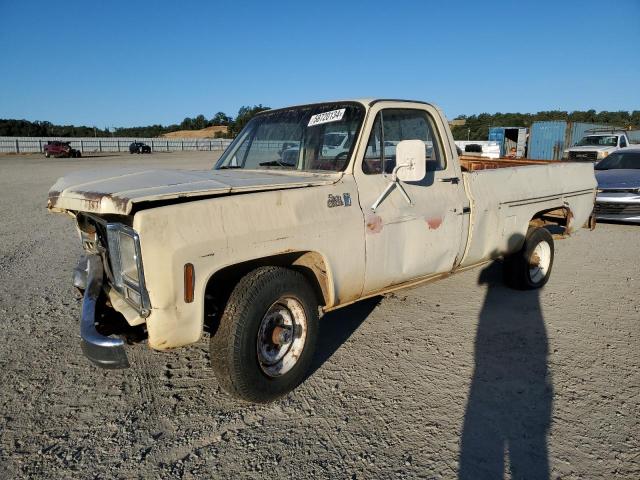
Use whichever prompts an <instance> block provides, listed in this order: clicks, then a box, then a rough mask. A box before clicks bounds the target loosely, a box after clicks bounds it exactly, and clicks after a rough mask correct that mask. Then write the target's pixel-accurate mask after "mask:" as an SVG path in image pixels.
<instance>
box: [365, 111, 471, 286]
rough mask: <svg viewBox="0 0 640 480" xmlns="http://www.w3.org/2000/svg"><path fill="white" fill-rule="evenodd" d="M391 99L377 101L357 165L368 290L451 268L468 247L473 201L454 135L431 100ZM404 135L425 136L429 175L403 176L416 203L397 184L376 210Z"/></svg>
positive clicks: (417, 137) (403, 185)
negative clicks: (409, 104)
mask: <svg viewBox="0 0 640 480" xmlns="http://www.w3.org/2000/svg"><path fill="white" fill-rule="evenodd" d="M392 105H393V104H392V103H389V104H388V107H386V108H385V103H384V102H382V103H381V104H377V105H374V107H372V110H371V111H370V116H369V120H368V122H367V123H368V127H369V128H370V134H369V140H368V142H367V145H366V151H365V152H364V155H362V154H361V155H360V156H359V160H358V162H356V166H355V169H354V176H355V178H356V182H357V184H358V191H359V201H360V206H361V208H362V210H363V212H364V216H365V246H366V267H365V268H366V271H365V281H364V289H363V294H365V295H366V294H370V293H373V292H376V291H379V290H382V289H385V288H387V287H389V286H392V285H397V284H401V283H404V282H407V281H410V280H412V279H417V278H421V277H425V276H430V275H432V274H439V273H444V272H448V271H450V270H451V269H452V268H453V266H454V264H456V262H457V259H459V258H462V254H463V251H464V248H465V242H464V241H463V237H464V238H466V235H464V233H465V232H463V230H465V231H466V228H467V219H466V218H465V216H466V217H468V215H467V211H468V208H467V207H468V206H469V202H468V199H467V197H466V195H465V193H464V188H463V185H462V175H461V172H460V169H459V166H458V164H457V163H456V162H454V161H451V158H453V157H452V155H453V153H452V151H451V146H450V145H449V141H448V140H449V139H448V138H446V137H445V138H443V135H441V134H440V132H444V131H445V130H444V125H442V123H441V120H440V119H441V118H442V117H441V116H440V115H439V114H438V112H437V111H436V110H435V108H433V107H431V106H429V105H425V104H415V108H407V107H406V104H403V108H397V107H396V108H394V107H393V106H392ZM402 140H422V141H424V142H425V146H426V162H427V174H426V177H425V178H424V179H422V180H421V181H418V182H411V183H408V182H402V183H401V185H402V187H403V188H404V190H405V191H406V193H407V195H408V197H409V198H410V200H411V202H412V204H409V203H408V202H407V200H406V199H405V197H404V196H403V194H402V192H401V191H400V189H399V188H397V187H396V188H394V189H392V190H391V191H390V192H389V194H388V195H387V196H386V197H384V198H382V200H381V201H380V203H379V205H378V206H377V207H376V209H375V211H373V210H372V206H373V205H374V204H375V203H376V201H378V200H380V196H381V194H382V193H383V192H384V191H385V189H386V188H387V186H388V185H389V182H390V181H391V173H392V172H393V169H394V167H395V150H396V145H397V144H398V143H399V142H400V141H402ZM445 142H446V143H445ZM361 153H362V152H361Z"/></svg>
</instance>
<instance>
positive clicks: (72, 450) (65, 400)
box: [0, 152, 640, 479]
mask: <svg viewBox="0 0 640 480" xmlns="http://www.w3.org/2000/svg"><path fill="white" fill-rule="evenodd" d="M212 160H213V159H212V154H211V153H209V152H201V153H182V154H180V153H176V154H153V155H146V156H139V155H136V156H130V155H123V156H104V157H98V158H82V159H44V158H42V157H40V156H35V155H33V156H29V155H26V156H5V157H0V389H1V392H0V478H6V479H9V478H56V479H62V478H141V477H144V478H176V477H182V478H237V477H247V478H260V477H263V476H266V475H269V476H270V477H278V478H286V477H294V478H302V479H311V478H314V479H315V478H385V479H386V478H433V479H449V478H456V477H458V476H459V477H460V478H476V479H481V478H500V476H501V473H502V472H503V471H504V472H507V473H505V476H506V477H507V478H510V477H513V478H554V479H556V478H562V479H577V478H581V479H583V478H589V479H592V478H602V479H614V478H620V479H638V478H640V426H639V420H638V419H639V417H640V325H639V320H640V297H639V295H638V294H639V287H640V260H639V256H638V255H639V253H638V252H640V227H634V226H625V225H611V224H609V225H599V226H598V228H597V229H596V231H594V232H589V231H586V230H583V231H579V232H578V233H577V234H576V235H575V237H574V238H573V239H570V240H567V241H562V242H558V243H556V247H557V249H556V259H555V266H554V271H553V275H552V278H551V281H550V282H549V284H548V285H547V286H546V288H544V290H542V291H541V292H525V293H522V292H514V291H510V290H507V289H506V288H504V287H503V286H502V285H501V284H500V281H499V280H500V266H499V265H493V266H491V267H489V268H486V269H484V270H476V271H469V272H466V273H462V274H460V275H457V276H454V277H451V278H449V279H446V280H443V281H441V282H438V283H434V284H432V285H428V286H423V287H420V288H416V289H413V290H411V291H405V292H402V293H401V294H396V295H390V296H387V297H385V298H379V299H374V300H370V301H367V302H364V303H362V304H358V305H355V306H352V307H349V308H346V309H344V310H341V311H338V312H335V313H333V314H330V315H327V316H325V317H324V319H323V320H322V321H321V339H320V348H319V352H318V355H317V358H316V361H315V366H314V371H313V373H312V374H311V375H310V377H309V378H308V380H307V381H306V382H305V383H304V384H303V385H302V386H301V387H300V388H298V389H297V390H296V391H295V392H294V393H292V394H290V395H289V396H288V397H286V398H285V399H283V400H281V401H278V402H276V403H273V404H270V405H267V406H252V405H246V404H239V403H237V402H236V401H233V400H230V399H229V398H227V396H226V395H225V394H224V393H222V392H221V391H220V389H219V387H218V384H217V382H216V379H215V378H214V377H213V374H212V372H211V370H210V368H209V367H208V353H207V342H208V338H203V339H202V341H201V342H199V343H198V344H197V345H194V346H192V347H189V348H183V349H180V350H177V351H173V352H169V353H159V352H153V351H151V350H149V349H147V347H146V346H145V345H135V346H132V347H130V348H129V350H128V351H129V355H130V359H131V362H132V368H130V369H128V370H124V371H105V370H99V369H96V368H94V367H92V366H91V365H89V363H88V362H87V361H86V360H85V359H84V358H83V357H82V354H81V352H80V346H79V337H78V317H79V306H80V303H79V300H77V299H76V297H75V295H74V292H73V290H72V287H71V270H72V268H73V266H74V264H75V261H76V258H77V255H78V254H79V252H80V247H79V245H78V241H77V239H76V236H75V232H74V229H73V226H72V222H71V219H70V218H67V217H64V216H62V215H52V214H49V213H48V212H47V211H46V209H45V203H46V193H47V190H48V188H49V187H50V186H51V185H52V184H53V182H54V181H55V180H56V179H57V178H58V177H59V176H62V175H64V174H65V173H66V172H68V171H70V170H73V169H78V168H89V167H96V166H100V165H109V166H113V165H130V164H132V163H134V164H136V165H138V164H143V165H149V166H162V167H170V166H171V167H173V166H176V167H178V166H181V167H185V168H198V167H201V168H206V167H208V166H209V165H210V164H211V163H212ZM509 470H511V471H512V472H513V474H509V473H508V472H509ZM547 470H549V471H550V473H548V471H547Z"/></svg>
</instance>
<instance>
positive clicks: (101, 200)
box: [47, 168, 342, 215]
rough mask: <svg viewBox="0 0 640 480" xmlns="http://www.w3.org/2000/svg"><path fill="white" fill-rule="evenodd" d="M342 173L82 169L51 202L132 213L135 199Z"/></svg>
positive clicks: (323, 180) (331, 179) (247, 188)
mask: <svg viewBox="0 0 640 480" xmlns="http://www.w3.org/2000/svg"><path fill="white" fill-rule="evenodd" d="M341 176H342V174H341V173H335V172H330V173H310V172H300V171H293V172H292V171H291V170H288V171H276V170H269V171H266V170H240V169H237V170H202V171H200V170H149V169H136V168H117V169H97V170H96V169H94V170H82V171H79V172H73V173H71V174H69V175H67V176H65V177H62V178H60V179H59V180H58V181H57V182H56V183H55V184H54V185H53V186H52V187H51V190H49V200H48V202H47V207H48V208H49V209H50V210H54V211H63V210H74V211H82V212H90V213H97V214H117V215H128V214H130V213H131V211H132V210H133V206H134V204H137V203H141V202H160V201H170V200H176V199H183V198H192V197H193V198H194V199H195V198H199V197H207V196H218V195H227V194H233V193H245V192H254V191H263V190H280V189H287V188H300V187H307V186H315V185H329V184H332V183H335V182H336V181H338V180H339V179H340V178H341Z"/></svg>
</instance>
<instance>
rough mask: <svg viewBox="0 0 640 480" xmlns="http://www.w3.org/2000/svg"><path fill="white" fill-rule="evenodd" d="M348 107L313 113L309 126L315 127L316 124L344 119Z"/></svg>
mask: <svg viewBox="0 0 640 480" xmlns="http://www.w3.org/2000/svg"><path fill="white" fill-rule="evenodd" d="M345 110H346V108H341V109H339V110H331V111H330V112H324V113H318V114H316V115H313V116H312V117H311V118H310V119H309V124H308V125H307V126H308V127H313V126H314V125H322V124H323V123H330V122H337V121H339V120H342V117H344V112H345Z"/></svg>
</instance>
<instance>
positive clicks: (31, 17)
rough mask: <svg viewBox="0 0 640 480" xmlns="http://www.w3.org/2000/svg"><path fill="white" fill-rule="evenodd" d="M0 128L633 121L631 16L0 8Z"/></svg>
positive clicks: (115, 4) (636, 77) (556, 4)
mask: <svg viewBox="0 0 640 480" xmlns="http://www.w3.org/2000/svg"><path fill="white" fill-rule="evenodd" d="M0 19H1V25H2V26H1V27H0V49H1V50H0V58H1V61H0V118H26V119H28V120H49V121H52V122H54V123H74V124H86V125H97V126H99V127H116V126H133V125H147V124H151V123H162V124H168V123H178V122H180V121H181V120H182V119H183V118H184V117H185V116H196V115H198V114H200V113H202V114H204V115H205V116H206V117H208V118H210V117H212V116H213V115H214V114H215V113H216V112H218V111H223V112H226V113H227V114H229V115H231V116H235V114H236V112H237V111H238V108H239V107H240V106H242V105H253V104H258V103H262V104H263V105H268V106H271V107H278V106H285V105H288V104H295V103H307V102H312V101H318V100H326V99H340V98H350V97H392V98H412V99H419V100H427V101H432V102H435V103H437V104H439V105H440V106H441V107H442V109H443V110H444V112H445V113H446V114H447V116H448V117H450V118H453V117H455V116H456V115H459V114H463V113H466V114H473V113H481V112H490V113H493V112H516V111H519V112H536V111H539V110H550V109H562V110H583V109H584V110H586V109H590V108H593V109H596V110H638V109H640V0H609V1H607V2H603V1H590V0H583V1H578V0H575V1H571V0H566V1H563V0H555V1H547V0H537V1H533V2H532V1H527V2H524V1H521V2H518V1H494V2H487V1H482V2H481V1H462V0H459V1H455V2H448V1H443V0H438V1H428V0H426V1H418V0H416V1H405V0H394V1H385V2H375V1H368V2H367V1H345V0H342V1H333V0H322V1H294V2H286V1H254V2H247V1H245V2H242V1H230V2H215V1H209V2H205V1H202V2H196V1H182V2H178V1H172V2H164V1H154V2H151V1H137V2H136V1H133V0H131V1H109V2H106V1H105V2H102V1H97V0H94V1H87V0H85V1H66V2H52V1H46V2H35V1H29V0H23V1H20V2H18V1H17V0H15V1H11V0H0Z"/></svg>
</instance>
